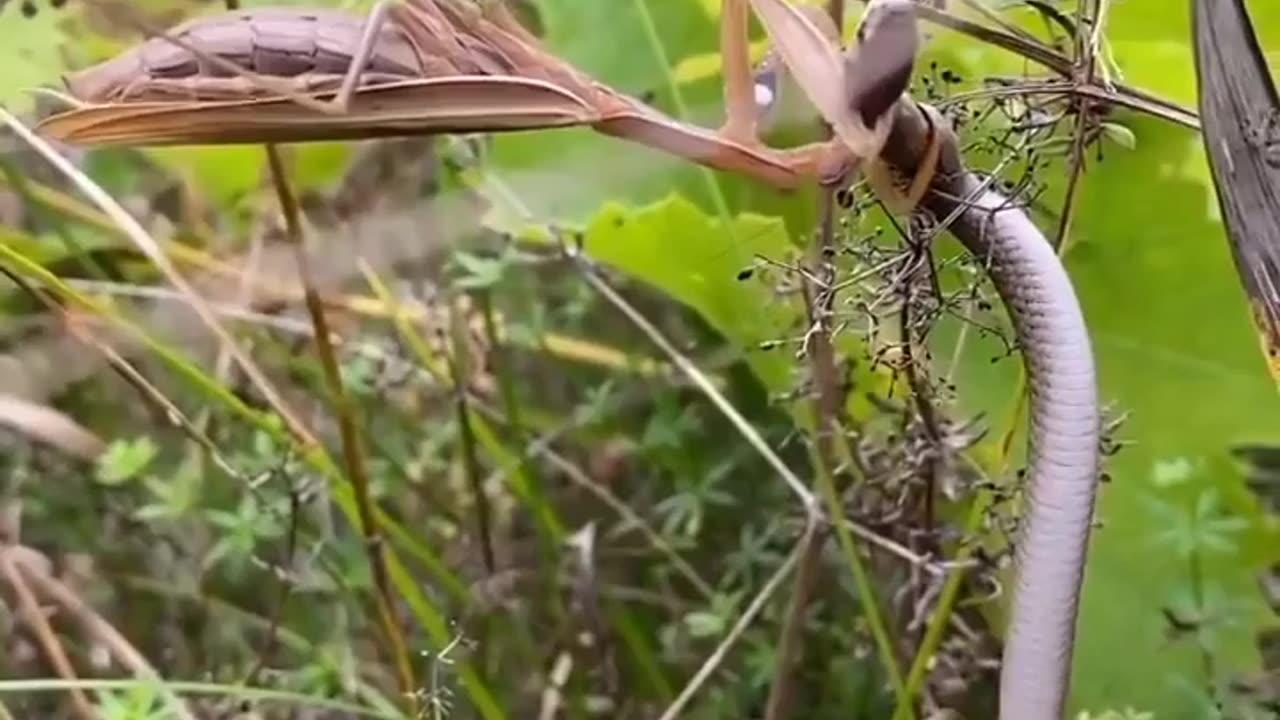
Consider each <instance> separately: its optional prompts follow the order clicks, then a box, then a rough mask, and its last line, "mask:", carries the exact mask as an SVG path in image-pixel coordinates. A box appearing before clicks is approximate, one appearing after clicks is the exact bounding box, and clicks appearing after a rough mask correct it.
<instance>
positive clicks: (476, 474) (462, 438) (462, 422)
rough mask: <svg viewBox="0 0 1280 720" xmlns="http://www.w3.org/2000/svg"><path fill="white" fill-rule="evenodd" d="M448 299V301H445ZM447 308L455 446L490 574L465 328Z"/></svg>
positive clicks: (493, 566) (490, 537) (492, 563)
mask: <svg viewBox="0 0 1280 720" xmlns="http://www.w3.org/2000/svg"><path fill="white" fill-rule="evenodd" d="M446 302H447V301H446ZM448 307H449V331H450V332H449V334H450V335H451V338H450V342H449V343H447V344H446V345H445V346H446V347H447V348H450V349H451V352H446V353H445V360H446V361H447V363H448V365H449V374H450V375H451V376H452V380H453V406H454V411H455V413H456V417H457V420H458V440H459V442H458V449H459V452H461V454H462V470H463V472H464V473H465V474H466V476H467V483H468V484H469V485H470V487H471V495H472V498H473V500H474V502H475V504H476V536H477V537H476V539H477V540H478V541H479V543H480V554H481V556H482V558H483V559H484V569H485V572H486V573H488V574H489V575H492V574H494V573H495V572H497V570H498V567H497V560H496V559H495V557H494V553H493V534H492V532H491V531H490V529H489V516H490V515H491V513H492V511H491V510H490V508H489V496H488V495H486V494H485V491H484V479H483V478H482V477H480V460H479V458H478V457H477V456H476V436H475V431H474V429H473V428H472V427H471V409H470V404H469V403H468V402H467V377H468V372H469V371H468V368H469V363H468V362H467V344H466V338H465V336H464V330H463V329H462V327H461V323H459V321H458V316H457V315H458V314H457V308H456V307H455V304H454V303H452V302H449V303H448Z"/></svg>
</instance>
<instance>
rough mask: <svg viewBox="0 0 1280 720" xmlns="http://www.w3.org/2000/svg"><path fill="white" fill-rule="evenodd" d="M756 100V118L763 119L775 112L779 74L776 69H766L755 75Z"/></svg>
mask: <svg viewBox="0 0 1280 720" xmlns="http://www.w3.org/2000/svg"><path fill="white" fill-rule="evenodd" d="M753 91H754V92H755V100H756V118H757V119H762V118H764V117H765V116H766V115H768V114H769V111H771V110H773V106H774V105H775V104H776V103H777V101H778V72H777V70H776V69H775V68H765V69H762V70H761V71H760V72H757V73H756V75H755V85H754V87H753Z"/></svg>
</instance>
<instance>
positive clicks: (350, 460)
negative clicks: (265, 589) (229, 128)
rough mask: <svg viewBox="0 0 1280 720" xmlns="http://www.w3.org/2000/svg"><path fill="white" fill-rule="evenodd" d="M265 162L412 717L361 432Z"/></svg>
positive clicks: (271, 159) (292, 217) (298, 243)
mask: <svg viewBox="0 0 1280 720" xmlns="http://www.w3.org/2000/svg"><path fill="white" fill-rule="evenodd" d="M265 147H266V152H267V161H268V163H269V165H270V167H271V177H272V180H273V182H274V184H275V188H276V195H277V196H278V198H279V200H280V211H281V213H282V214H283V215H284V221H285V229H286V232H287V234H288V239H289V242H290V244H292V245H293V248H294V252H295V256H296V259H297V265H298V276H299V278H300V279H301V281H302V284H303V293H304V298H303V299H304V301H305V303H306V306H307V312H308V313H309V314H310V316H311V322H312V325H313V326H314V327H315V335H314V336H313V337H314V340H315V343H316V352H317V354H318V355H319V357H320V364H321V367H322V368H323V370H324V374H325V379H326V380H327V381H328V383H329V389H330V393H331V394H332V398H331V400H332V402H333V405H334V410H335V412H336V414H337V420H338V432H339V434H340V435H341V438H342V450H343V453H342V455H343V460H344V461H345V465H346V472H347V477H348V478H349V479H350V481H351V486H352V488H353V489H354V491H355V500H356V507H357V510H358V514H359V517H360V525H361V528H360V531H361V532H362V533H363V535H364V545H365V553H366V555H367V557H368V559H369V567H370V570H371V571H372V574H373V582H374V604H375V605H376V607H377V613H378V618H379V620H380V622H381V624H382V632H383V634H384V635H385V636H386V639H387V642H389V643H390V644H391V647H390V652H391V656H392V661H393V663H394V664H395V667H396V672H397V676H398V677H397V679H398V681H399V685H400V692H401V695H402V696H403V698H404V699H405V700H406V701H407V702H408V703H409V705H410V709H411V711H412V714H413V715H416V714H417V712H418V696H417V693H415V692H414V688H415V686H416V683H415V682H414V678H413V666H412V663H411V661H410V658H409V649H408V646H407V644H406V642H405V639H404V636H403V635H402V634H401V631H400V627H399V623H397V621H396V617H395V596H394V595H393V594H392V591H391V581H390V578H389V576H388V573H387V564H386V557H385V556H384V552H385V549H384V547H383V540H382V534H381V530H380V528H379V526H378V514H377V512H376V511H375V509H374V503H373V498H372V494H371V492H370V487H369V486H370V482H369V476H368V474H367V473H366V471H365V463H364V455H363V452H362V450H361V447H360V437H359V431H358V430H357V429H356V421H355V408H354V407H353V406H352V404H351V401H350V399H349V398H348V397H347V393H346V390H345V388H344V387H343V385H342V372H341V370H340V368H339V366H338V358H337V353H336V352H335V350H334V347H333V341H332V336H331V335H330V333H329V322H328V319H327V318H326V317H325V311H324V304H323V302H322V301H321V299H320V294H319V292H318V291H317V290H316V286H315V284H314V282H312V277H311V270H310V266H309V263H308V262H307V253H306V247H305V246H304V244H303V237H302V226H301V220H300V217H299V212H298V204H297V200H296V198H295V197H294V195H293V191H292V189H291V188H290V187H289V183H288V179H287V176H286V174H285V169H284V164H283V162H281V159H280V153H279V151H278V150H277V149H276V147H275V146H274V145H267V146H265Z"/></svg>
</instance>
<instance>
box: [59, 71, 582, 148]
mask: <svg viewBox="0 0 1280 720" xmlns="http://www.w3.org/2000/svg"><path fill="white" fill-rule="evenodd" d="M308 96H309V97H311V98H313V99H316V100H321V101H323V100H325V99H327V98H328V97H330V96H332V93H309V94H308ZM598 119H599V114H598V112H597V111H596V110H595V109H594V108H593V107H592V106H591V105H589V104H588V103H587V102H586V101H585V100H583V99H582V98H580V97H578V96H576V95H574V94H573V93H570V92H568V91H567V90H564V89H563V88H559V87H556V86H555V85H552V84H550V83H546V82H543V81H540V80H533V79H527V78H518V77H495V76H481V75H474V76H472V75H462V76H454V77H446V78H430V79H423V80H407V81H403V82H396V83H388V84H385V85H378V86H374V87H370V88H366V89H362V90H360V91H359V92H357V93H356V94H355V95H354V96H353V97H352V100H351V104H350V106H349V107H348V109H347V111H346V112H342V113H339V112H333V113H326V112H320V111H318V110H315V109H311V108H307V107H304V106H302V105H300V104H298V103H297V102H296V101H295V100H293V99H291V98H286V97H278V98H277V97H273V98H261V99H254V100H234V101H225V102H190V101H178V102H167V101H166V102H139V103H119V104H109V105H86V106H83V107H79V108H76V109H73V110H69V111H67V112H64V113H59V114H57V115H54V116H52V117H49V118H46V119H45V120H44V121H43V122H41V123H40V124H39V125H38V126H37V129H38V130H39V131H40V132H42V133H43V134H45V135H47V136H49V137H52V138H55V139H57V140H61V141H64V142H74V143H86V144H105V145H218V144H233V143H262V142H304V141H312V140H349V139H356V138H371V137H387V136H403V135H425V134H437V133H440V134H443V133H457V132H510V131H516V130H534V129H541V128H552V127H566V126H573V125H590V124H591V123H593V122H595V121H596V120H598Z"/></svg>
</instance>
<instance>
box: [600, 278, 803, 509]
mask: <svg viewBox="0 0 1280 720" xmlns="http://www.w3.org/2000/svg"><path fill="white" fill-rule="evenodd" d="M574 260H575V262H576V263H577V265H578V267H579V268H580V269H581V270H582V275H583V277H585V278H586V280H587V282H588V283H590V284H591V286H592V287H593V288H595V289H596V291H597V292H599V293H600V294H601V295H603V296H604V297H605V299H606V300H608V301H609V302H610V303H611V304H612V305H613V306H614V307H616V308H618V310H620V311H621V312H622V314H623V315H626V316H627V319H629V320H630V321H631V322H632V323H634V324H635V326H636V327H638V328H640V331H641V332H643V333H644V334H645V335H647V336H648V337H649V339H650V340H651V341H652V342H653V344H655V345H657V346H658V347H659V348H660V349H661V350H662V351H663V352H664V353H666V354H667V357H669V358H671V362H672V364H674V365H675V366H676V368H678V369H679V370H680V372H682V373H684V374H685V376H686V377H688V378H689V380H690V381H691V382H692V383H693V384H694V385H695V386H696V387H697V388H698V389H699V390H701V391H702V393H703V394H704V395H706V396H707V398H708V399H710V400H711V402H712V404H714V405H715V406H716V408H718V409H719V410H720V412H722V413H724V415H725V417H726V418H728V420H729V422H730V423H732V424H733V426H734V427H735V428H736V429H737V430H738V432H739V433H740V434H741V435H742V437H743V438H744V439H746V441H747V443H748V444H750V445H751V447H753V448H755V449H756V451H757V452H759V453H760V455H761V456H762V457H763V458H764V460H765V462H767V463H768V464H769V466H770V467H772V468H773V469H774V471H776V472H777V473H778V475H779V476H781V477H782V480H783V482H785V483H786V484H787V487H789V488H790V489H791V492H792V493H794V494H795V496H796V497H797V498H799V500H800V502H801V504H802V505H803V506H804V508H805V510H806V512H807V513H816V512H817V504H816V502H815V499H814V496H813V493H811V492H809V489H808V488H806V487H805V486H804V483H802V482H800V478H798V477H796V474H795V473H793V472H791V469H790V468H788V467H787V465H786V463H784V462H782V458H780V457H778V454H777V453H775V452H774V451H773V448H770V447H769V444H768V443H767V442H765V440H764V438H763V437H761V436H760V432H759V431H758V430H756V429H755V428H754V427H752V425H751V423H749V422H747V420H746V418H744V417H742V413H740V412H738V409H737V408H735V407H734V406H733V404H732V403H730V402H729V401H728V399H726V398H725V396H724V395H723V394H721V393H720V391H719V390H717V389H716V387H715V385H714V384H712V382H711V380H710V379H709V378H707V376H706V374H705V373H703V372H702V371H701V370H700V369H698V366H697V365H694V364H693V361H691V360H689V358H687V357H685V356H684V354H683V353H681V352H680V351H679V350H677V349H676V347H675V346H674V345H672V344H671V342H670V341H669V340H667V338H666V337H665V336H664V335H663V334H662V331H660V330H658V328H656V327H654V325H653V323H651V322H649V320H648V319H647V318H646V317H645V316H644V315H642V314H641V313H640V311H638V310H636V309H635V307H634V306H632V305H631V303H629V302H627V301H626V299H625V298H623V297H622V296H621V295H619V294H618V292H617V291H616V290H614V289H613V288H612V287H610V286H609V284H608V283H606V282H605V281H604V280H602V279H601V278H600V277H599V276H597V275H596V272H595V269H594V268H592V267H591V265H590V264H589V263H588V262H587V261H586V260H585V259H583V258H581V257H578V256H574Z"/></svg>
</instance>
